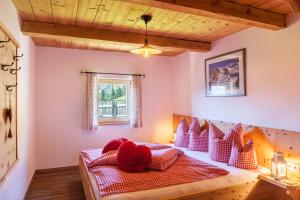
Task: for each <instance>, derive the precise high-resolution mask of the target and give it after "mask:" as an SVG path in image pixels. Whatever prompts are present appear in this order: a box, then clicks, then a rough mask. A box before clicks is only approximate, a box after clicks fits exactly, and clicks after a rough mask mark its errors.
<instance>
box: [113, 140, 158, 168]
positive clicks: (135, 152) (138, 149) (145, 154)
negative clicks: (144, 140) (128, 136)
mask: <svg viewBox="0 0 300 200" xmlns="http://www.w3.org/2000/svg"><path fill="white" fill-rule="evenodd" d="M151 159H152V154H151V150H150V148H149V147H147V146H145V145H136V144H135V143H133V142H131V141H126V142H123V143H122V144H121V146H120V148H119V150H118V154H117V161H118V167H119V169H120V170H122V171H125V172H142V171H144V170H145V169H146V167H147V166H148V165H149V163H150V162H151Z"/></svg>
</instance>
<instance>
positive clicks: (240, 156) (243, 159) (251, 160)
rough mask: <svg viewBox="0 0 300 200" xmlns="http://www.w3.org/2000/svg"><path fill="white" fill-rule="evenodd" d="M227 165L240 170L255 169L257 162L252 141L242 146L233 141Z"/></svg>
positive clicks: (238, 142)
mask: <svg viewBox="0 0 300 200" xmlns="http://www.w3.org/2000/svg"><path fill="white" fill-rule="evenodd" d="M228 165H231V166H234V167H238V168H242V169H256V168H257V165H258V162H257V157H256V151H255V147H254V144H253V140H249V142H248V143H247V144H246V145H244V143H240V141H236V140H234V142H233V145H232V149H231V154H230V159H229V162H228Z"/></svg>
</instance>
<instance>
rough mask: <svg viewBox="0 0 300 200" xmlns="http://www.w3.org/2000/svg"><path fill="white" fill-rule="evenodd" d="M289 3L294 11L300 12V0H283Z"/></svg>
mask: <svg viewBox="0 0 300 200" xmlns="http://www.w3.org/2000/svg"><path fill="white" fill-rule="evenodd" d="M283 1H284V2H286V3H287V4H288V6H289V7H290V9H291V10H292V12H293V13H298V12H300V0H283Z"/></svg>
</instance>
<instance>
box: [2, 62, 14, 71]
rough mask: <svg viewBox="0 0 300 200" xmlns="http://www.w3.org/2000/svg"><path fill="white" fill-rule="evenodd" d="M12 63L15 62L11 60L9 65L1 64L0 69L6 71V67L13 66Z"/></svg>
mask: <svg viewBox="0 0 300 200" xmlns="http://www.w3.org/2000/svg"><path fill="white" fill-rule="evenodd" d="M14 63H15V62H14V61H13V62H12V63H11V64H10V65H3V64H1V70H3V71H8V67H10V66H13V65H14Z"/></svg>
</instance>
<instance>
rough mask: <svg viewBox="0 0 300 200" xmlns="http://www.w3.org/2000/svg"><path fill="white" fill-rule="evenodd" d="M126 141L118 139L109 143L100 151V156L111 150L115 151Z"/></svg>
mask: <svg viewBox="0 0 300 200" xmlns="http://www.w3.org/2000/svg"><path fill="white" fill-rule="evenodd" d="M125 141H128V140H127V139H126V138H118V139H114V140H111V141H109V142H108V143H107V144H106V145H105V146H104V148H103V150H102V154H104V153H106V152H108V151H111V150H117V149H118V148H119V147H120V145H121V144H122V143H123V142H125Z"/></svg>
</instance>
